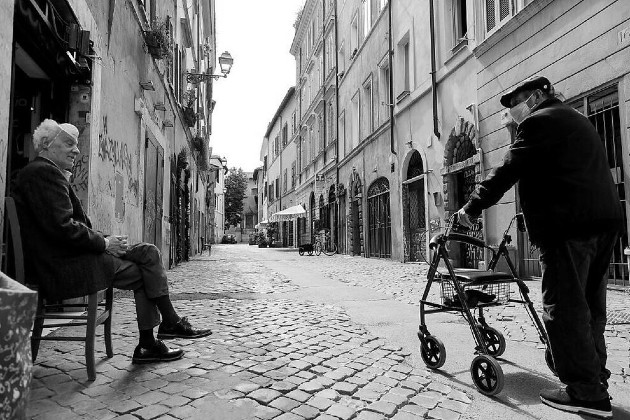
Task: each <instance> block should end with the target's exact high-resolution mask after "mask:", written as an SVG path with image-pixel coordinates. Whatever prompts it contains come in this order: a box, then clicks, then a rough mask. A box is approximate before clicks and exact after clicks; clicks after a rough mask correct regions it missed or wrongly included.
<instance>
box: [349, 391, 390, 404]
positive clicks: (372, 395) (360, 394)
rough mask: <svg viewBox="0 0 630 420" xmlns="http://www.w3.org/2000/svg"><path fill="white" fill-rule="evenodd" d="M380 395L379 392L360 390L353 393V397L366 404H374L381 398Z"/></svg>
mask: <svg viewBox="0 0 630 420" xmlns="http://www.w3.org/2000/svg"><path fill="white" fill-rule="evenodd" d="M381 395H383V394H382V393H380V392H376V391H370V390H366V389H360V390H358V391H357V392H355V393H354V395H353V397H354V398H358V399H361V400H363V401H367V402H374V401H377V400H378V399H379V398H381Z"/></svg>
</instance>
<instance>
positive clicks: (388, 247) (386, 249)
mask: <svg viewBox="0 0 630 420" xmlns="http://www.w3.org/2000/svg"><path fill="white" fill-rule="evenodd" d="M367 205H368V238H369V239H368V244H369V246H368V249H369V255H370V257H376V258H389V257H391V255H392V240H391V238H392V235H391V231H392V227H391V223H392V221H391V214H390V212H389V181H388V180H387V178H379V179H377V180H376V181H374V182H373V183H372V185H370V188H369V189H368V197H367Z"/></svg>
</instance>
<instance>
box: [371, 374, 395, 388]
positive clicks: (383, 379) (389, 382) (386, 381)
mask: <svg viewBox="0 0 630 420" xmlns="http://www.w3.org/2000/svg"><path fill="white" fill-rule="evenodd" d="M374 382H378V383H379V384H383V385H385V386H388V387H395V386H396V385H398V382H400V381H399V380H397V379H394V378H388V377H387V376H377V377H376V378H374Z"/></svg>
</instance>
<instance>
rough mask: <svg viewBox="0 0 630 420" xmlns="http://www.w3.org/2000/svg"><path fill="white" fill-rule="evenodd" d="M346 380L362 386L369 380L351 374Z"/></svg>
mask: <svg viewBox="0 0 630 420" xmlns="http://www.w3.org/2000/svg"><path fill="white" fill-rule="evenodd" d="M346 382H350V383H351V384H357V385H358V386H364V385H366V384H367V383H368V382H369V381H368V380H367V379H365V378H362V377H360V376H357V375H355V376H351V377H349V378H348V379H346Z"/></svg>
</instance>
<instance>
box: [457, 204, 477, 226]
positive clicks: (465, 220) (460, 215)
mask: <svg viewBox="0 0 630 420" xmlns="http://www.w3.org/2000/svg"><path fill="white" fill-rule="evenodd" d="M457 223H459V224H460V225H462V226H465V227H467V228H469V229H470V228H471V227H472V226H473V222H472V221H471V220H470V216H469V215H468V213H466V211H464V208H463V207H462V208H461V209H459V211H458V212H457Z"/></svg>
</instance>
